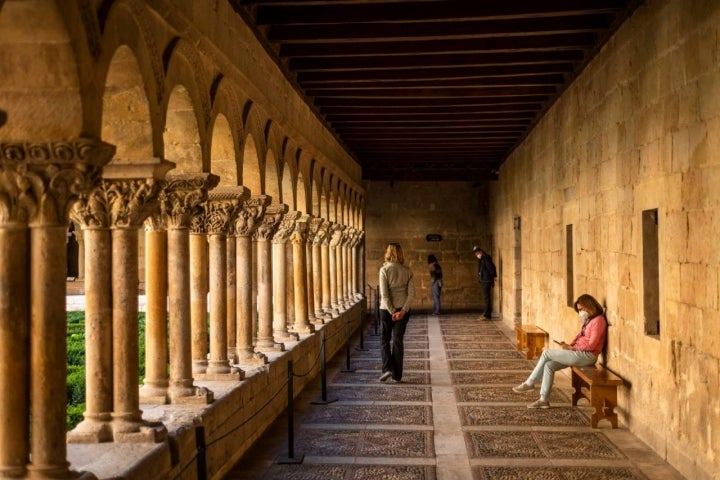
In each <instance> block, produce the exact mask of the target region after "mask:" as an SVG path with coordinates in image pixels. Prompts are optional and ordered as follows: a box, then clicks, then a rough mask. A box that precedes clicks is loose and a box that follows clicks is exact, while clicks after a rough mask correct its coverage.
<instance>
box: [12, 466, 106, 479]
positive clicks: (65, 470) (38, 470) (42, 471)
mask: <svg viewBox="0 0 720 480" xmlns="http://www.w3.org/2000/svg"><path fill="white" fill-rule="evenodd" d="M69 467H70V464H69V463H68V464H67V466H64V467H38V466H36V465H28V468H27V475H25V476H24V477H20V478H26V479H30V480H36V479H37V480H41V479H47V480H97V477H96V476H95V475H93V474H92V473H90V472H76V471H74V470H70V468H69Z"/></svg>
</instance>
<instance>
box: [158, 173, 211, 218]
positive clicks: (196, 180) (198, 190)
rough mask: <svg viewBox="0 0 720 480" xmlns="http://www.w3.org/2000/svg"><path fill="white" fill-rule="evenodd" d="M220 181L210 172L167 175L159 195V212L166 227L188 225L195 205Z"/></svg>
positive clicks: (203, 199) (202, 200) (205, 197)
mask: <svg viewBox="0 0 720 480" xmlns="http://www.w3.org/2000/svg"><path fill="white" fill-rule="evenodd" d="M219 181H220V177H218V176H217V175H212V174H210V173H196V174H177V175H168V176H167V177H166V180H165V188H163V189H162V190H161V192H160V195H159V201H160V213H161V214H162V215H163V216H164V217H165V221H166V223H167V225H168V228H170V227H174V228H181V227H186V228H187V227H190V224H191V222H192V220H193V214H194V213H195V210H196V208H197V206H198V205H199V204H200V203H202V202H204V201H205V199H207V192H208V190H209V189H211V188H213V187H214V186H215V185H217V184H218V182H219Z"/></svg>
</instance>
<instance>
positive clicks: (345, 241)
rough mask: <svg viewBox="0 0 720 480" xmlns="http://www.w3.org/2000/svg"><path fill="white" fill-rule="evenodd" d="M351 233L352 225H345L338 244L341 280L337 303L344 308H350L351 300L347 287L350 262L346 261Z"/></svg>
mask: <svg viewBox="0 0 720 480" xmlns="http://www.w3.org/2000/svg"><path fill="white" fill-rule="evenodd" d="M352 234H353V229H352V227H345V230H344V231H343V236H342V239H341V240H340V244H339V245H338V249H339V253H338V254H339V255H340V257H341V258H342V269H341V270H342V274H341V275H340V276H339V278H340V279H341V280H342V281H340V282H339V285H338V303H339V304H340V305H342V307H343V309H345V310H347V309H348V308H350V305H352V302H350V290H349V288H348V283H349V281H350V262H349V261H348V252H349V245H350V241H351V239H352Z"/></svg>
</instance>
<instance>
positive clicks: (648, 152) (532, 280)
mask: <svg viewBox="0 0 720 480" xmlns="http://www.w3.org/2000/svg"><path fill="white" fill-rule="evenodd" d="M719 27H720V2H713V1H711V2H708V1H698V0H651V1H648V2H645V4H644V5H643V6H641V7H640V8H639V9H638V10H637V11H636V12H635V14H634V15H633V17H632V18H630V19H629V20H628V21H627V22H626V23H625V24H623V26H622V27H621V29H620V30H619V31H618V32H617V33H616V34H615V35H614V37H613V38H612V39H611V40H610V41H609V43H608V44H607V45H606V46H605V47H604V49H603V50H602V51H601V52H600V53H599V55H598V56H597V57H596V58H595V59H594V61H593V62H592V63H591V64H590V65H588V67H587V68H586V69H585V70H584V72H583V73H582V74H581V75H580V76H579V78H578V79H577V80H576V81H575V82H574V83H573V84H572V85H571V86H570V87H569V89H568V90H567V91H566V92H565V93H564V94H563V95H562V97H561V98H560V99H559V101H558V102H556V104H555V105H554V106H553V107H552V108H551V109H550V110H549V112H548V113H547V114H546V115H545V117H544V118H543V119H542V120H541V121H540V122H539V124H538V125H537V127H536V128H535V129H534V130H533V131H532V133H531V134H530V135H529V137H528V138H527V139H526V140H525V141H524V142H523V143H522V145H520V146H519V147H518V148H517V149H516V150H515V151H514V153H513V154H512V155H511V157H510V159H509V160H508V161H507V162H506V163H505V164H504V166H503V168H502V170H501V173H500V182H499V183H498V184H496V185H494V186H493V187H492V196H491V198H492V201H491V205H492V214H491V217H492V219H491V222H492V229H493V235H494V244H495V245H497V246H498V250H499V255H500V257H501V258H502V261H503V262H504V264H505V265H506V267H505V268H504V269H502V270H501V275H502V276H503V278H502V281H503V282H505V283H508V284H509V283H513V282H514V283H515V284H516V286H517V290H519V291H521V298H522V302H521V305H522V306H521V312H520V313H521V320H522V322H524V323H530V324H537V325H539V326H541V327H542V328H544V329H546V330H547V331H548V332H550V336H551V338H557V339H565V340H567V339H569V338H572V335H573V334H574V333H575V332H576V331H577V330H578V327H579V325H578V319H577V315H576V314H575V312H574V311H573V310H572V309H571V308H570V307H568V306H567V293H566V286H567V275H566V260H565V259H566V253H567V252H566V238H565V237H566V233H565V232H566V226H567V225H572V226H573V250H572V252H571V254H572V259H573V267H574V275H573V281H574V292H573V295H574V296H577V295H579V294H581V293H584V292H588V293H590V294H592V295H594V296H596V297H597V298H598V300H600V301H601V303H603V304H604V305H606V306H607V313H608V320H609V322H610V324H611V326H610V329H609V339H608V354H607V359H606V360H607V365H608V367H609V368H611V369H612V370H613V371H615V372H617V373H618V374H619V375H620V376H621V377H623V378H624V379H625V381H626V382H627V385H626V387H625V388H621V389H620V392H619V395H620V398H619V404H620V407H621V408H620V409H619V410H620V413H621V415H622V417H623V420H624V422H625V423H626V425H627V426H628V427H629V428H630V429H631V430H632V431H633V432H634V433H635V434H637V435H638V436H639V437H641V438H642V439H643V440H645V441H646V442H647V443H648V444H650V445H651V446H652V447H653V448H654V449H655V450H656V451H657V452H658V454H660V455H661V456H663V457H665V458H666V459H667V460H668V461H669V462H670V463H671V464H672V465H674V466H675V467H676V468H677V469H678V470H679V471H680V472H681V473H682V474H683V475H685V476H686V477H687V478H693V479H711V478H712V479H717V478H719V477H718V472H720V456H719V455H718V452H720V399H719V398H718V392H720V353H719V352H720V349H719V348H718V346H719V345H720V331H719V330H718V328H717V327H718V314H719V305H720V303H719V301H720V293H719V285H720V283H719V282H718V275H719V267H720V262H719V260H720V239H719V238H720V235H719V234H720V222H718V214H717V211H718V207H719V206H720V189H719V188H718V187H720V157H719V156H718V152H720V47H719V46H718V38H719V37H720V31H719ZM650 209H657V210H658V229H659V234H658V247H659V292H646V291H645V289H646V287H645V286H644V280H643V234H642V223H641V219H642V212H643V211H645V210H650ZM518 216H519V217H520V220H521V221H520V235H519V240H518V241H516V230H515V229H516V227H517V222H516V217H518ZM516 247H519V252H520V256H519V258H520V260H519V261H521V262H522V273H521V275H520V276H519V277H518V278H513V275H514V273H513V272H514V270H515V269H514V268H513V267H512V266H511V265H510V263H515V262H516V260H515V258H516V257H517V254H516V252H514V248H516ZM648 288H649V287H648ZM505 292H508V294H507V295H504V296H503V304H504V305H505V308H506V310H507V309H508V306H509V305H512V304H513V302H515V300H516V298H515V297H512V296H510V293H509V292H511V289H506V290H505ZM646 293H657V294H658V295H659V299H660V301H659V313H660V334H659V335H647V334H646V333H645V320H644V311H645V310H644V300H643V298H644V294H646ZM504 320H505V321H506V322H508V323H510V322H512V319H511V318H509V317H508V316H507V315H506V316H505V317H504Z"/></svg>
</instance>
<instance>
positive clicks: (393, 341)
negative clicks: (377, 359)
mask: <svg viewBox="0 0 720 480" xmlns="http://www.w3.org/2000/svg"><path fill="white" fill-rule="evenodd" d="M408 320H410V312H408V313H406V314H405V316H404V317H403V319H402V320H398V321H397V322H393V320H392V315H391V314H390V312H388V311H387V310H380V323H381V324H382V331H381V332H380V356H381V358H382V371H383V372H391V373H392V378H393V380H395V381H400V380H401V379H402V374H403V354H404V353H405V345H404V338H403V337H405V329H406V328H407V324H408Z"/></svg>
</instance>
